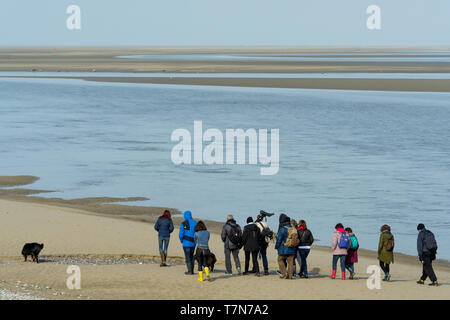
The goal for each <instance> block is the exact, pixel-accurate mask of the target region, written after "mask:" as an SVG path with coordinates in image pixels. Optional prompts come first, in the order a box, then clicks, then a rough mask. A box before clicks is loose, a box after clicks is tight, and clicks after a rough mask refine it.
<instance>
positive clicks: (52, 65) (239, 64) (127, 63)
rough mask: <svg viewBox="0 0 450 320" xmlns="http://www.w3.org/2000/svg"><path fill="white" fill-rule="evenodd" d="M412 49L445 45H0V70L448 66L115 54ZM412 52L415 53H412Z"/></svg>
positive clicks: (448, 66)
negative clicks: (131, 57)
mask: <svg viewBox="0 0 450 320" xmlns="http://www.w3.org/2000/svg"><path fill="white" fill-rule="evenodd" d="M414 50H449V48H444V47H436V48H434V47H428V48H404V47H385V48H383V47H376V48H371V47H367V48H348V47H342V48H338V47H317V48H314V47H0V71H45V72H93V71H95V72H136V73H142V72H173V73H176V72H181V73H333V72H344V73H349V72H359V73H365V72H389V73H395V72H401V73H407V72H426V73H433V72H440V73H442V72H450V63H448V62H416V61H412V62H411V61H409V62H408V61H403V62H401V61H375V62H365V61H326V59H324V61H270V60H257V61H255V60H247V61H235V60H232V61H230V60H196V61H186V60H176V59H152V60H148V59H129V58H127V59H121V58H116V57H118V56H127V55H128V56H130V55H153V54H156V55H166V54H183V55H184V54H240V55H245V54H249V55H250V54H251V55H255V54H256V55H259V56H262V57H263V56H267V55H270V54H290V55H293V56H297V57H299V56H303V57H314V56H315V54H317V53H327V54H330V58H332V57H335V56H333V54H336V55H338V54H342V53H348V54H351V55H354V56H360V55H364V56H366V57H367V56H370V57H377V56H380V55H382V54H386V53H393V54H394V56H396V57H398V56H402V54H408V56H409V57H411V55H409V54H411V52H412V51H414ZM412 56H414V55H412Z"/></svg>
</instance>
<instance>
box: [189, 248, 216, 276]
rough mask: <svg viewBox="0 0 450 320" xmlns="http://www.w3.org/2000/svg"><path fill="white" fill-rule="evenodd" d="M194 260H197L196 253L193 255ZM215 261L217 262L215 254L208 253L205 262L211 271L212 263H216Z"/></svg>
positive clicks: (212, 268) (212, 269)
mask: <svg viewBox="0 0 450 320" xmlns="http://www.w3.org/2000/svg"><path fill="white" fill-rule="evenodd" d="M194 260H197V255H194ZM216 262H217V259H216V255H215V254H214V253H212V252H211V253H210V254H209V257H208V261H207V262H206V263H207V264H208V267H209V269H210V270H211V272H212V271H214V265H215V264H216Z"/></svg>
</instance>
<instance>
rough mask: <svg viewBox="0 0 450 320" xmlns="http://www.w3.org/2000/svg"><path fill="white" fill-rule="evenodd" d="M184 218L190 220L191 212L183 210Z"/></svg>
mask: <svg viewBox="0 0 450 320" xmlns="http://www.w3.org/2000/svg"><path fill="white" fill-rule="evenodd" d="M184 220H192V212H190V211H185V212H184Z"/></svg>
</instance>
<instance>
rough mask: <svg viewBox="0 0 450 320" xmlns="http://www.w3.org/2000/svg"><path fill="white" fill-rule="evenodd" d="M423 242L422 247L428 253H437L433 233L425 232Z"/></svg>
mask: <svg viewBox="0 0 450 320" xmlns="http://www.w3.org/2000/svg"><path fill="white" fill-rule="evenodd" d="M423 242H424V247H425V248H426V249H427V250H428V251H430V252H431V253H433V254H435V253H436V251H437V248H438V246H437V242H436V238H435V237H434V234H433V232H431V231H429V230H425V234H424V235H423Z"/></svg>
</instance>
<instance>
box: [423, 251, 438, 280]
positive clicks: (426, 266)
mask: <svg viewBox="0 0 450 320" xmlns="http://www.w3.org/2000/svg"><path fill="white" fill-rule="evenodd" d="M432 263H433V261H432V260H431V255H428V254H427V255H425V254H424V255H423V257H422V277H420V280H423V281H425V280H427V278H428V277H430V280H431V281H433V282H435V281H437V278H436V274H435V273H434V270H433V265H432Z"/></svg>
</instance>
